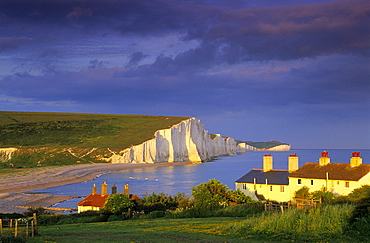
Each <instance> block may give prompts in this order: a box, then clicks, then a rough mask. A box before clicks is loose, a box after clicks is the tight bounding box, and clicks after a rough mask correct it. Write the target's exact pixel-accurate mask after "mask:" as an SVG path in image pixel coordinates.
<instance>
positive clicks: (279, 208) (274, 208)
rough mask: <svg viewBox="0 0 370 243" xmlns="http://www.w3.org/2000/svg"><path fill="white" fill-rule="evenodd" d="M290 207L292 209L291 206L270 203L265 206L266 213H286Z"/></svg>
mask: <svg viewBox="0 0 370 243" xmlns="http://www.w3.org/2000/svg"><path fill="white" fill-rule="evenodd" d="M289 207H291V205H282V204H277V203H272V202H269V203H266V204H265V211H268V212H282V213H284V211H286V210H287V209H288V208H289Z"/></svg>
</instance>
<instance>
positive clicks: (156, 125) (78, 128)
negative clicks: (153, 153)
mask: <svg viewBox="0 0 370 243" xmlns="http://www.w3.org/2000/svg"><path fill="white" fill-rule="evenodd" d="M185 119H188V117H166V116H143V115H108V114H107V115H105V114H81V113H45V112H10V111H0V148H10V147H16V148H18V150H17V151H16V152H15V153H14V154H13V155H12V159H11V160H9V161H6V163H0V170H1V169H6V168H9V167H14V168H17V167H28V168H30V167H36V166H62V165H73V164H78V163H96V162H98V163H101V162H105V161H104V159H103V158H106V157H109V156H110V155H111V152H110V151H109V150H108V148H109V149H110V150H111V151H115V152H119V151H122V150H123V149H125V148H129V147H131V146H133V145H138V144H141V143H142V142H144V141H147V140H149V139H152V138H153V137H154V134H155V132H156V131H158V130H160V129H166V128H169V127H171V126H173V125H175V124H178V123H180V122H181V121H183V120H185ZM70 150H72V151H73V153H70ZM0 158H1V154H0Z"/></svg>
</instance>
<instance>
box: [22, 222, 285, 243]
mask: <svg viewBox="0 0 370 243" xmlns="http://www.w3.org/2000/svg"><path fill="white" fill-rule="evenodd" d="M243 220H245V218H197V219H194V218H190V219H152V220H150V219H146V220H126V221H117V222H107V223H89V224H70V225H54V226H42V227H40V229H39V233H40V235H41V236H39V237H35V238H33V239H30V240H29V242H58V243H59V242H60V243H63V242H65V243H70V242H76V243H79V242H81V243H82V242H158V243H162V242H214V243H217V242H220V243H221V242H256V243H262V242H266V241H265V240H258V239H248V240H247V239H246V238H244V237H238V236H235V235H232V234H227V233H225V232H224V231H222V228H223V227H225V226H227V225H232V224H235V223H239V222H241V221H243ZM268 242H279V241H268Z"/></svg>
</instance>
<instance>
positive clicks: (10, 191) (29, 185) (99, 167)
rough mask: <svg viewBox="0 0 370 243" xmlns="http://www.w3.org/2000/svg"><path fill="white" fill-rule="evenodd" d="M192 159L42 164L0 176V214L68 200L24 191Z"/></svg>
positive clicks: (23, 210) (181, 163)
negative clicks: (41, 166)
mask: <svg viewBox="0 0 370 243" xmlns="http://www.w3.org/2000/svg"><path fill="white" fill-rule="evenodd" d="M191 163H192V162H176V163H167V162H164V163H155V164H145V163H138V164H119V163H117V164H81V165H74V166H64V167H46V168H39V169H37V170H30V171H27V172H22V173H18V174H10V175H2V176H1V177H0V185H1V186H0V213H14V212H16V213H22V212H25V211H27V208H28V207H31V206H32V207H51V206H52V205H55V204H57V203H60V202H63V201H65V200H68V199H71V198H72V197H68V196H56V195H43V194H30V193H25V192H28V191H33V190H40V189H46V188H51V187H57V186H63V185H67V184H73V183H79V182H83V181H89V180H93V179H94V178H96V177H97V176H98V175H100V174H104V173H109V172H113V171H123V170H128V169H136V168H143V167H161V166H172V165H183V164H191Z"/></svg>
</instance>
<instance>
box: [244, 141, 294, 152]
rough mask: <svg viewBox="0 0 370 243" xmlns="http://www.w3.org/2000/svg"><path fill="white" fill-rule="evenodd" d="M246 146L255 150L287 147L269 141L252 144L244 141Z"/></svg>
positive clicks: (277, 142) (280, 143)
mask: <svg viewBox="0 0 370 243" xmlns="http://www.w3.org/2000/svg"><path fill="white" fill-rule="evenodd" d="M244 143H246V144H247V145H250V146H253V147H255V148H257V149H266V150H267V149H271V148H273V147H277V146H281V145H289V144H287V143H282V142H279V141H275V140H271V141H268V142H252V141H245V142H244Z"/></svg>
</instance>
